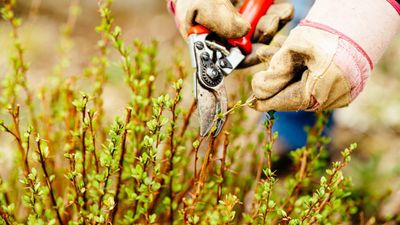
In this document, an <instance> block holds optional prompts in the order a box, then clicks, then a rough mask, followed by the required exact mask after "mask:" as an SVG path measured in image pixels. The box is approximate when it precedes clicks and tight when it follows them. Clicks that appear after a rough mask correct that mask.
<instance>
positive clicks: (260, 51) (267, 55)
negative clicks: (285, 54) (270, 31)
mask: <svg viewBox="0 0 400 225" xmlns="http://www.w3.org/2000/svg"><path fill="white" fill-rule="evenodd" d="M252 47H253V48H252V51H251V53H250V54H249V55H247V56H246V58H245V59H244V60H243V61H242V63H241V64H240V65H239V67H238V68H246V67H250V66H254V65H256V64H259V63H261V62H265V63H268V62H269V61H270V59H271V58H272V56H273V55H274V54H275V53H276V52H277V51H278V50H279V46H273V45H264V44H260V43H255V44H253V46H252Z"/></svg>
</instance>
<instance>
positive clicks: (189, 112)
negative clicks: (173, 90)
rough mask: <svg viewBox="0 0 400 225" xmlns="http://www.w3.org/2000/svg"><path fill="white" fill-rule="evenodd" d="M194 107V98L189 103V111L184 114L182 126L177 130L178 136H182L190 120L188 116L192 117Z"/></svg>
mask: <svg viewBox="0 0 400 225" xmlns="http://www.w3.org/2000/svg"><path fill="white" fill-rule="evenodd" d="M195 108H196V100H193V101H192V104H191V105H190V108H189V111H188V113H187V114H186V116H185V119H184V120H183V125H182V128H181V130H180V132H179V136H183V134H184V133H185V131H186V129H187V128H188V126H189V122H190V118H191V117H192V115H193V113H194V110H195Z"/></svg>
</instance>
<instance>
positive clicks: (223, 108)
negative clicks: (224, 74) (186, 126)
mask: <svg viewBox="0 0 400 225" xmlns="http://www.w3.org/2000/svg"><path fill="white" fill-rule="evenodd" d="M196 86H197V88H196V89H197V108H198V112H199V120H200V135H201V136H202V137H204V136H206V135H207V134H208V133H209V132H210V131H211V129H212V127H213V126H216V129H215V131H214V133H213V136H214V137H216V136H217V135H218V134H219V132H220V131H221V130H222V127H223V126H224V122H225V118H217V116H218V114H219V113H222V114H224V113H226V112H227V110H228V100H227V97H226V90H225V86H224V85H223V84H221V85H220V86H219V87H218V88H217V89H215V90H213V91H210V90H207V89H205V88H203V87H202V86H201V85H200V84H199V83H198V82H197V85H196Z"/></svg>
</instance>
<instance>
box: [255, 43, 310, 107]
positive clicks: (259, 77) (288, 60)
mask: <svg viewBox="0 0 400 225" xmlns="http://www.w3.org/2000/svg"><path fill="white" fill-rule="evenodd" d="M264 57H268V54H267V53H265V54H264ZM304 57H305V56H304V55H302V54H299V53H296V52H292V51H291V50H290V49H288V48H285V47H282V48H281V49H280V50H279V51H278V52H277V53H276V54H275V55H273V56H272V58H271V60H270V63H269V67H268V69H267V70H266V71H261V72H258V73H256V74H255V75H254V77H253V80H252V84H251V85H252V89H253V92H254V95H255V96H256V98H257V99H267V98H270V97H272V96H273V95H275V94H276V93H278V92H279V91H281V90H282V89H283V88H285V87H286V86H287V85H288V84H289V82H293V81H292V80H293V79H295V78H298V79H300V78H301V75H302V73H303V72H304V71H305V70H306V69H307V67H305V66H304V65H305V64H304V63H305V62H304ZM266 60H268V58H266Z"/></svg>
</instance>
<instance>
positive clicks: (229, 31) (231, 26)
mask: <svg viewBox="0 0 400 225" xmlns="http://www.w3.org/2000/svg"><path fill="white" fill-rule="evenodd" d="M192 7H193V9H191V10H188V12H191V13H189V14H187V16H186V21H187V24H189V25H191V26H194V25H196V24H201V25H203V26H205V27H207V28H208V29H209V30H210V31H211V32H214V33H216V34H217V35H218V36H220V37H222V38H225V39H228V38H240V37H243V36H244V35H246V34H247V33H248V32H249V30H250V24H249V22H247V21H246V20H245V19H244V18H243V17H242V16H241V15H240V14H239V12H237V10H236V9H235V7H234V6H233V5H232V3H231V2H230V1H228V0H216V1H204V2H203V1H196V3H194V4H193V5H192Z"/></svg>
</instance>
